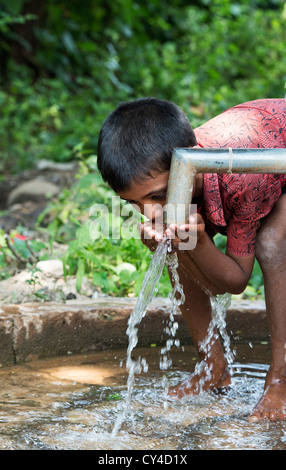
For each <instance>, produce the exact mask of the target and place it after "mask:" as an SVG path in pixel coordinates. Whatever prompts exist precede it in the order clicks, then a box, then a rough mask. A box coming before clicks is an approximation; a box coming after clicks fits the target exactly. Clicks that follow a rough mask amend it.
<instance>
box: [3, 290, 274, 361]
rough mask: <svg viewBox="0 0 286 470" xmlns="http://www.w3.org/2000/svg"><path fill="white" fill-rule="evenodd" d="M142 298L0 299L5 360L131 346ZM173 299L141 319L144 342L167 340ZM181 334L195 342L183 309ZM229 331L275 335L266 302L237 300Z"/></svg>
mask: <svg viewBox="0 0 286 470" xmlns="http://www.w3.org/2000/svg"><path fill="white" fill-rule="evenodd" d="M135 303H136V299H129V298H112V297H103V298H98V299H95V300H91V299H90V300H86V301H84V302H78V301H76V300H70V301H67V302H66V303H64V304H58V303H52V302H43V303H39V302H35V303H23V304H16V305H12V304H6V305H0V344H1V347H0V364H1V365H2V366H4V365H11V364H17V363H21V362H25V361H30V360H35V359H40V358H46V357H55V356H61V355H69V354H78V353H82V352H92V351H102V350H110V349H118V348H126V346H127V344H128V337H127V335H126V329H127V322H128V318H129V316H130V314H131V312H132V310H133V308H134V306H135ZM170 312H171V303H170V301H169V300H168V299H165V298H156V299H154V301H153V302H152V303H151V304H150V305H149V307H148V309H147V312H146V315H145V317H144V318H143V320H142V322H141V323H140V325H139V327H138V328H139V329H138V346H141V347H145V346H150V345H151V344H156V345H157V346H159V345H161V344H165V342H166V339H167V338H168V335H167V334H166V333H165V327H166V326H167V324H168V322H169V315H170ZM175 321H177V323H178V324H179V328H178V331H177V333H176V338H177V339H179V340H180V344H186V345H187V344H191V338H190V335H189V332H188V330H187V328H186V326H185V323H184V320H183V318H182V315H181V314H180V313H179V312H178V314H177V315H176V318H175ZM227 331H228V334H229V336H230V338H231V342H232V343H236V342H250V341H251V342H253V343H255V342H261V341H268V340H269V332H268V323H267V315H266V308H265V303H264V302H263V301H250V302H249V301H244V300H239V301H232V303H231V306H230V307H229V309H228V311H227Z"/></svg>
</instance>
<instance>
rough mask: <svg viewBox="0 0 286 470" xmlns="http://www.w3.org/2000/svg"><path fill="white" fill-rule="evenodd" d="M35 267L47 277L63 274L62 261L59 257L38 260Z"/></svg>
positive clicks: (57, 276) (56, 276)
mask: <svg viewBox="0 0 286 470" xmlns="http://www.w3.org/2000/svg"><path fill="white" fill-rule="evenodd" d="M36 267H37V268H38V269H40V271H41V272H42V273H44V274H45V275H46V276H48V277H54V278H56V279H58V278H60V277H62V276H63V275H64V267H63V262H62V261H61V260H60V259H49V260H44V261H38V263H37V264H36Z"/></svg>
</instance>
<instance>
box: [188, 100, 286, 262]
mask: <svg viewBox="0 0 286 470" xmlns="http://www.w3.org/2000/svg"><path fill="white" fill-rule="evenodd" d="M195 135H196V138H197V142H198V145H199V146H200V147H213V148H215V147H216V148H225V147H226V148H228V147H231V148H286V100H284V99H265V100H255V101H249V102H247V103H243V104H240V105H238V106H234V107H233V108H230V109H228V110H227V111H224V112H223V113H222V114H220V115H219V116H217V117H215V118H213V119H211V120H210V121H208V122H206V123H205V124H203V125H202V126H200V127H198V128H197V129H195ZM203 178H204V179H203V185H204V204H203V208H202V216H203V217H204V219H205V222H206V226H207V229H210V230H211V231H215V232H220V233H223V234H225V235H227V249H228V250H229V251H230V252H232V253H233V254H235V255H237V256H249V255H251V254H253V253H255V239H256V233H257V230H258V228H259V227H260V220H261V219H262V218H263V217H265V216H266V215H267V214H269V212H270V211H271V210H272V208H273V206H274V204H275V203H276V201H277V200H278V199H279V197H280V195H281V190H282V188H283V187H284V186H286V174H285V175H275V174H231V175H229V174H215V173H208V174H207V173H205V174H204V175H203Z"/></svg>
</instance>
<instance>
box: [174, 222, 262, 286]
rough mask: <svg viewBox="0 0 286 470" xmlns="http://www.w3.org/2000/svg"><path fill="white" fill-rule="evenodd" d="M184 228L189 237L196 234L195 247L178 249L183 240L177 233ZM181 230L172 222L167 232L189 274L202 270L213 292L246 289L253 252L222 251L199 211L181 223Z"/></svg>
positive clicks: (252, 261) (253, 256) (251, 266)
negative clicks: (213, 240)
mask: <svg viewBox="0 0 286 470" xmlns="http://www.w3.org/2000/svg"><path fill="white" fill-rule="evenodd" d="M182 229H183V230H185V231H188V234H189V236H190V237H192V236H193V237H196V239H197V244H196V247H195V248H194V249H193V250H190V251H180V250H179V248H178V247H179V243H180V242H181V240H180V238H179V237H178V234H179V233H180V230H182ZM180 230H178V227H176V226H170V227H169V228H168V229H167V231H166V233H167V235H169V236H170V238H171V239H172V243H173V246H175V248H176V249H177V250H178V251H177V253H178V257H179V263H180V264H181V265H182V267H183V269H184V271H185V273H186V274H187V275H189V276H190V277H192V276H193V274H195V273H196V275H198V270H199V271H200V272H201V274H202V276H203V277H205V278H206V281H208V282H207V284H209V285H211V286H212V288H211V289H210V290H211V291H212V293H213V294H222V293H224V292H229V293H231V294H239V293H241V292H243V290H244V289H245V287H246V286H247V284H248V281H249V278H250V276H251V273H252V269H253V263H254V259H255V255H254V254H253V255H250V256H236V255H234V254H233V253H231V252H229V251H226V253H225V254H224V253H222V252H221V251H220V250H219V249H218V248H217V247H216V246H215V245H214V243H213V242H212V240H211V239H210V238H209V236H208V235H207V233H206V231H205V224H204V221H203V219H202V217H201V216H200V215H199V214H197V215H196V216H191V217H190V221H189V224H187V225H185V226H183V227H180ZM174 235H175V236H174Z"/></svg>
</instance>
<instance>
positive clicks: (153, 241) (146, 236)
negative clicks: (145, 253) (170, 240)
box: [140, 221, 166, 251]
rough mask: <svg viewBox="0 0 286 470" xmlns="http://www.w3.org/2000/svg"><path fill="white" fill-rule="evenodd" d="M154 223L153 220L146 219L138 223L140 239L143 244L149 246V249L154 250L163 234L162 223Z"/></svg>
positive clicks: (163, 227)
mask: <svg viewBox="0 0 286 470" xmlns="http://www.w3.org/2000/svg"><path fill="white" fill-rule="evenodd" d="M158 225H159V224H156V227H155V222H152V221H148V222H144V223H143V224H141V225H140V236H141V241H142V243H143V244H144V245H146V246H147V248H149V250H150V251H155V250H156V248H157V245H158V242H159V241H160V240H161V239H162V238H163V236H164V230H165V228H166V227H165V226H164V225H163V224H160V226H159V227H158Z"/></svg>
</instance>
